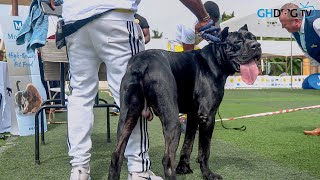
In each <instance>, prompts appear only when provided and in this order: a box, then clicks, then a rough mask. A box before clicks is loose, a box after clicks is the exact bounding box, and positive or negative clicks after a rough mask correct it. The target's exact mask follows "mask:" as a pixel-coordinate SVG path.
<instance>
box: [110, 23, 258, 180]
mask: <svg viewBox="0 0 320 180" xmlns="http://www.w3.org/2000/svg"><path fill="white" fill-rule="evenodd" d="M220 38H221V40H222V42H219V43H210V44H209V45H207V46H205V47H204V48H203V49H201V50H194V51H188V52H182V53H176V52H168V51H164V50H155V49H153V50H146V51H143V52H140V53H138V54H137V55H135V56H134V57H132V59H131V60H130V61H129V64H128V69H127V72H126V74H125V76H124V78H123V79H122V84H121V94H120V98H121V111H120V119H119V124H118V133H117V145H116V149H115V150H114V152H113V155H112V160H111V165H110V169H109V180H117V179H119V178H120V171H121V165H122V161H123V157H124V150H125V148H126V145H127V142H128V139H129V136H130V134H131V132H132V130H133V128H134V127H135V125H136V124H137V120H138V118H139V117H140V116H141V114H142V115H143V116H147V117H149V115H148V114H150V110H149V108H147V107H152V109H153V111H154V113H155V114H156V115H157V116H159V118H160V120H161V122H162V127H163V135H164V139H165V151H164V157H163V160H162V163H163V167H164V174H165V179H170V180H171V179H176V174H188V173H192V170H191V169H190V164H189V161H190V154H191V151H192V146H193V142H194V138H195V134H196V131H197V129H199V155H198V163H199V164H200V169H201V171H202V175H203V178H204V179H222V177H221V176H220V175H218V174H214V173H212V172H211V171H210V169H209V162H208V160H209V156H210V143H211V137H212V133H213V129H214V125H215V115H216V112H217V109H218V107H219V105H220V103H221V101H222V98H223V95H224V85H225V83H226V79H227V77H228V76H229V75H232V74H234V73H235V72H240V73H241V76H242V79H243V81H245V82H246V83H248V84H252V83H253V82H254V81H255V79H256V77H257V75H258V68H257V65H256V63H255V61H257V60H259V59H260V57H261V48H260V44H259V43H258V42H257V40H256V38H255V36H254V35H253V34H252V33H250V32H249V31H248V28H247V26H246V25H245V26H243V27H242V28H241V29H239V31H237V32H230V33H229V32H228V29H227V28H225V29H224V30H223V31H222V32H221V37H220ZM179 113H186V114H188V121H187V130H186V134H185V139H184V144H183V147H182V149H181V154H180V162H179V164H178V166H176V162H175V154H176V150H177V148H178V145H179V139H180V124H179V123H180V122H179V117H178V114H179Z"/></svg>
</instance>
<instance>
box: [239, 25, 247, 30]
mask: <svg viewBox="0 0 320 180" xmlns="http://www.w3.org/2000/svg"><path fill="white" fill-rule="evenodd" d="M239 31H248V26H247V24H245V25H244V26H242V27H241V28H240V29H239Z"/></svg>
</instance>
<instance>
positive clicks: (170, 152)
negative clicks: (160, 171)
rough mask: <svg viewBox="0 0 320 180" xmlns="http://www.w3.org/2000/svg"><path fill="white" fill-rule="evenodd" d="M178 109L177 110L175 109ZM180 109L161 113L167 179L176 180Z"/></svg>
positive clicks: (163, 161) (164, 164) (163, 162)
mask: <svg viewBox="0 0 320 180" xmlns="http://www.w3.org/2000/svg"><path fill="white" fill-rule="evenodd" d="M175 109H176V108H175ZM178 113H179V111H178V109H176V110H172V109H171V110H169V109H167V112H166V113H161V116H160V119H161V121H162V125H163V135H164V139H165V152H164V157H163V159H162V164H163V168H164V174H165V179H168V180H175V179H176V162H175V155H176V151H177V148H178V145H179V140H180V134H181V130H180V128H179V126H180V122H179V117H178Z"/></svg>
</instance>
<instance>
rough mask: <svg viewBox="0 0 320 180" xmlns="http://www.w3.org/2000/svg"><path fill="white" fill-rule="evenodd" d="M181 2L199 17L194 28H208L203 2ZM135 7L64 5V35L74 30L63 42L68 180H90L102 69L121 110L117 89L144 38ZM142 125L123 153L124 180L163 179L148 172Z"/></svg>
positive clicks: (102, 0)
mask: <svg viewBox="0 0 320 180" xmlns="http://www.w3.org/2000/svg"><path fill="white" fill-rule="evenodd" d="M180 1H181V2H182V3H183V4H185V5H186V6H187V7H188V8H189V9H190V10H191V11H192V12H193V13H194V14H195V15H196V16H197V17H198V19H199V24H198V28H199V27H202V26H204V25H206V24H207V23H208V22H207V21H208V19H210V18H209V16H208V14H207V12H206V11H205V9H204V7H203V4H202V2H201V0H180ZM139 3H140V0H90V1H87V0H65V2H64V4H63V19H64V22H65V24H66V25H65V27H67V28H66V29H76V31H75V32H73V33H72V34H71V35H68V36H67V37H66V43H67V49H68V52H67V53H68V58H69V65H70V93H71V94H70V96H69V99H68V102H69V103H68V147H69V156H70V157H72V160H71V161H70V164H71V166H72V170H71V175H70V180H80V179H81V180H87V179H90V165H89V162H90V157H91V154H90V150H91V147H92V142H91V132H92V126H93V118H94V117H93V110H92V109H93V105H94V98H95V96H96V94H97V92H98V82H99V79H98V70H99V66H100V63H105V64H106V66H107V78H108V85H109V88H110V90H111V92H112V95H113V97H114V99H115V102H116V104H117V105H120V103H119V94H120V93H119V91H120V83H121V79H122V77H123V76H124V74H125V71H126V68H127V63H128V61H129V59H130V58H131V57H132V56H133V55H135V54H137V53H138V52H139V51H142V50H144V42H143V41H144V40H143V33H142V31H141V29H140V27H139V25H138V24H136V23H134V13H135V12H136V11H137V6H138V4H139ZM79 22H80V24H82V25H81V26H78V25H79ZM76 24H77V26H76ZM75 27H76V28H75ZM146 123H147V122H146V120H145V119H143V120H139V121H138V123H137V125H136V127H135V128H134V130H133V132H132V134H131V136H130V139H129V142H128V145H127V148H126V151H125V157H126V158H127V159H128V171H129V175H128V179H133V180H136V179H146V178H151V179H155V180H156V179H162V178H161V177H158V176H156V175H154V174H153V173H152V171H150V164H151V163H150V160H149V156H148V149H149V144H148V142H149V141H148V133H147V128H146V125H147V124H146Z"/></svg>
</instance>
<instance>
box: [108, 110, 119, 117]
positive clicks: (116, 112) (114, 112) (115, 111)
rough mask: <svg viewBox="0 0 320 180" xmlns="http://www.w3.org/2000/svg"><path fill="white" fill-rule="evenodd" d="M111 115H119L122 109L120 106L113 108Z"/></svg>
mask: <svg viewBox="0 0 320 180" xmlns="http://www.w3.org/2000/svg"><path fill="white" fill-rule="evenodd" d="M110 114H111V116H118V115H119V114H120V111H119V109H118V108H112V110H111V111H110Z"/></svg>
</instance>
